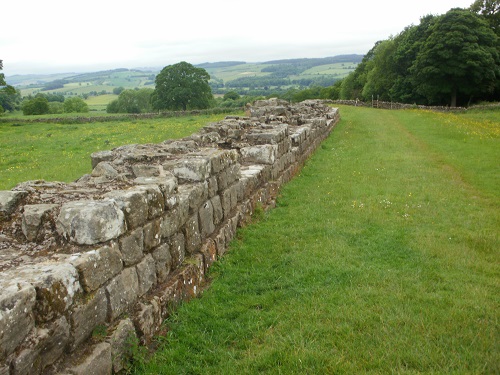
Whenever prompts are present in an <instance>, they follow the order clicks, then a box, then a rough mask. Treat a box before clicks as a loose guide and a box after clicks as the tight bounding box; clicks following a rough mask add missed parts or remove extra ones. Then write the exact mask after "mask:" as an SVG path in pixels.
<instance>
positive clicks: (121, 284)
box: [106, 267, 139, 320]
mask: <svg viewBox="0 0 500 375" xmlns="http://www.w3.org/2000/svg"><path fill="white" fill-rule="evenodd" d="M106 292H107V294H108V296H109V307H110V311H109V315H110V316H109V317H110V319H111V320H115V319H116V318H117V317H119V316H120V315H121V314H122V313H123V312H125V311H126V310H127V309H128V308H130V307H131V306H132V305H133V304H134V303H135V301H136V300H137V296H138V295H139V280H138V278H137V272H136V269H135V267H128V268H125V269H124V270H123V271H122V272H121V273H120V274H119V275H118V276H116V277H115V278H114V279H113V280H111V281H110V282H109V284H108V286H107V287H106Z"/></svg>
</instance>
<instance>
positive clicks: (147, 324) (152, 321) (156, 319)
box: [134, 298, 162, 344]
mask: <svg viewBox="0 0 500 375" xmlns="http://www.w3.org/2000/svg"><path fill="white" fill-rule="evenodd" d="M161 321H162V310H161V305H160V301H159V298H153V299H152V300H151V301H150V303H148V304H145V303H139V308H138V311H137V312H136V314H135V317H134V323H135V326H136V327H137V329H138V331H139V334H140V336H141V341H142V343H143V344H148V343H150V342H151V339H152V338H153V335H154V334H155V332H156V331H158V329H159V328H160V325H161Z"/></svg>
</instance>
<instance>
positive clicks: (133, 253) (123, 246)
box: [119, 228, 144, 267]
mask: <svg viewBox="0 0 500 375" xmlns="http://www.w3.org/2000/svg"><path fill="white" fill-rule="evenodd" d="M119 244H120V251H121V253H122V261H123V264H124V265H125V266H126V267H128V266H132V265H134V264H137V263H139V262H140V261H141V260H142V258H143V256H144V252H143V251H144V233H143V229H142V228H137V229H136V230H134V231H132V232H131V233H130V235H128V236H125V237H122V238H120V240H119Z"/></svg>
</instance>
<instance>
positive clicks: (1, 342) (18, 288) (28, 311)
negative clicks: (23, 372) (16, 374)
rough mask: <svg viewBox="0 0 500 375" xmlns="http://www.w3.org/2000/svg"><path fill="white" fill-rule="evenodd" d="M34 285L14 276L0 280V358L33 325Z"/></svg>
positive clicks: (5, 355) (21, 339)
mask: <svg viewBox="0 0 500 375" xmlns="http://www.w3.org/2000/svg"><path fill="white" fill-rule="evenodd" d="M35 301H36V291H35V287H34V286H33V285H31V284H30V283H27V282H26V281H23V280H22V279H16V278H14V277H9V278H5V279H4V278H2V279H1V280H0V360H4V359H5V358H6V357H7V356H8V355H9V354H11V353H12V352H13V351H14V350H15V349H16V348H17V347H18V346H19V345H20V344H21V343H22V342H23V341H24V339H25V338H26V336H27V335H28V333H29V332H30V331H31V329H32V328H33V327H34V325H35V317H34V314H33V308H34V306H35Z"/></svg>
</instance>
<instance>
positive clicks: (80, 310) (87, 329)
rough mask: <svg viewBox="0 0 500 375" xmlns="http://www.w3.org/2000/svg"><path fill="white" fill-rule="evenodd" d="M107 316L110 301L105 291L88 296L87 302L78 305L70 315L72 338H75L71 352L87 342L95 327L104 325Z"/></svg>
mask: <svg viewBox="0 0 500 375" xmlns="http://www.w3.org/2000/svg"><path fill="white" fill-rule="evenodd" d="M107 316H108V299H107V297H106V292H105V291H104V289H99V290H97V291H95V292H94V293H93V294H90V295H87V298H86V299H85V301H83V302H82V303H81V304H78V305H76V306H75V307H74V308H73V312H72V314H70V324H71V336H72V337H73V343H72V344H71V350H74V349H76V348H77V347H78V346H79V345H80V344H82V343H83V342H84V341H85V340H87V339H88V338H89V337H90V336H91V335H92V331H93V330H94V328H95V327H97V326H98V325H102V324H104V323H105V322H106V319H107Z"/></svg>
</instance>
